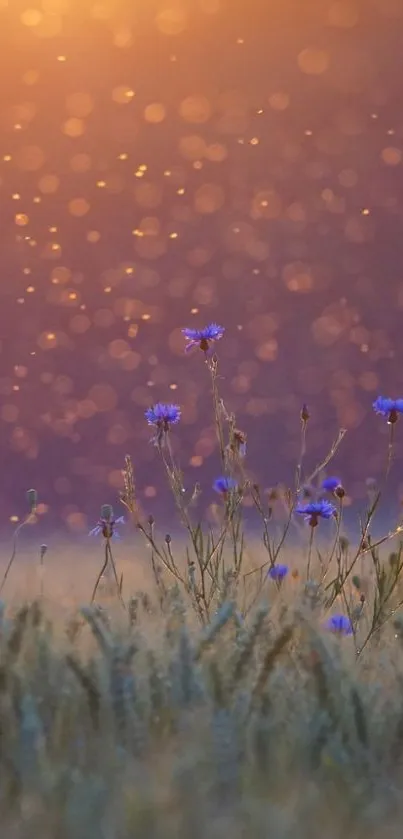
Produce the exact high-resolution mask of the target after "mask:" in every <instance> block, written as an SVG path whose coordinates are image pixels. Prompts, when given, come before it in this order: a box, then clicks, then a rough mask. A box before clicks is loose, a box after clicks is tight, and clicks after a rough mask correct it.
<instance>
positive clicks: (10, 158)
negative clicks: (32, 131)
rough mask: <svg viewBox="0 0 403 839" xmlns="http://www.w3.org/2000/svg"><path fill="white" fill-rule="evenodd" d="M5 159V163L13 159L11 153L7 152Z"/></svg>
mask: <svg viewBox="0 0 403 839" xmlns="http://www.w3.org/2000/svg"><path fill="white" fill-rule="evenodd" d="M3 160H4V162H5V163H10V160H12V157H11V154H5V155H4V156H3Z"/></svg>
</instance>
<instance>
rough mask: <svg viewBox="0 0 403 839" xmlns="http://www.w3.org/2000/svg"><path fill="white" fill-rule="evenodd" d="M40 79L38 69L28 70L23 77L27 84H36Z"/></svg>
mask: <svg viewBox="0 0 403 839" xmlns="http://www.w3.org/2000/svg"><path fill="white" fill-rule="evenodd" d="M38 80H39V73H38V71H37V70H27V72H26V73H24V75H23V77H22V81H23V82H24V84H27V85H30V86H31V85H34V84H36V83H37V81H38Z"/></svg>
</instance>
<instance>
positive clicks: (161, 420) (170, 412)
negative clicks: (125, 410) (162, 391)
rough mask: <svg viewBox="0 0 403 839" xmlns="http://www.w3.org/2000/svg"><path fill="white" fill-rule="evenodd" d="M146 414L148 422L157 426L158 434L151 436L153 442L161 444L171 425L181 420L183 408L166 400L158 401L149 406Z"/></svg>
mask: <svg viewBox="0 0 403 839" xmlns="http://www.w3.org/2000/svg"><path fill="white" fill-rule="evenodd" d="M144 416H145V418H146V420H147V422H148V424H149V425H153V426H154V427H155V428H156V434H155V436H154V437H152V438H151V442H152V443H154V444H155V445H156V446H160V445H161V443H162V442H163V441H164V438H165V435H166V434H167V433H168V431H169V429H170V426H171V425H176V423H178V422H179V420H180V418H181V409H180V407H179V405H166V404H165V403H164V402H157V404H156V405H153V406H152V407H151V408H147V410H146V412H145V414H144Z"/></svg>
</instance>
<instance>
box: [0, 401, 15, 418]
mask: <svg viewBox="0 0 403 839" xmlns="http://www.w3.org/2000/svg"><path fill="white" fill-rule="evenodd" d="M19 414H20V410H19V408H18V407H17V405H11V404H8V403H6V404H5V405H3V406H2V408H1V411H0V416H1V418H2V420H4V422H17V420H18V417H19Z"/></svg>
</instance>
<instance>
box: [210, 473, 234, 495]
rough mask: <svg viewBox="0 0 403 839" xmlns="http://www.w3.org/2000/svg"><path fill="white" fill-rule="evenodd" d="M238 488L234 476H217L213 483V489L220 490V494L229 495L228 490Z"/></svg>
mask: <svg viewBox="0 0 403 839" xmlns="http://www.w3.org/2000/svg"><path fill="white" fill-rule="evenodd" d="M236 488H237V482H236V481H234V479H233V478H228V477H226V476H222V477H221V478H216V480H215V481H214V483H213V489H214V490H215V491H216V492H219V493H220V495H227V493H228V492H231V490H234V489H236Z"/></svg>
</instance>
